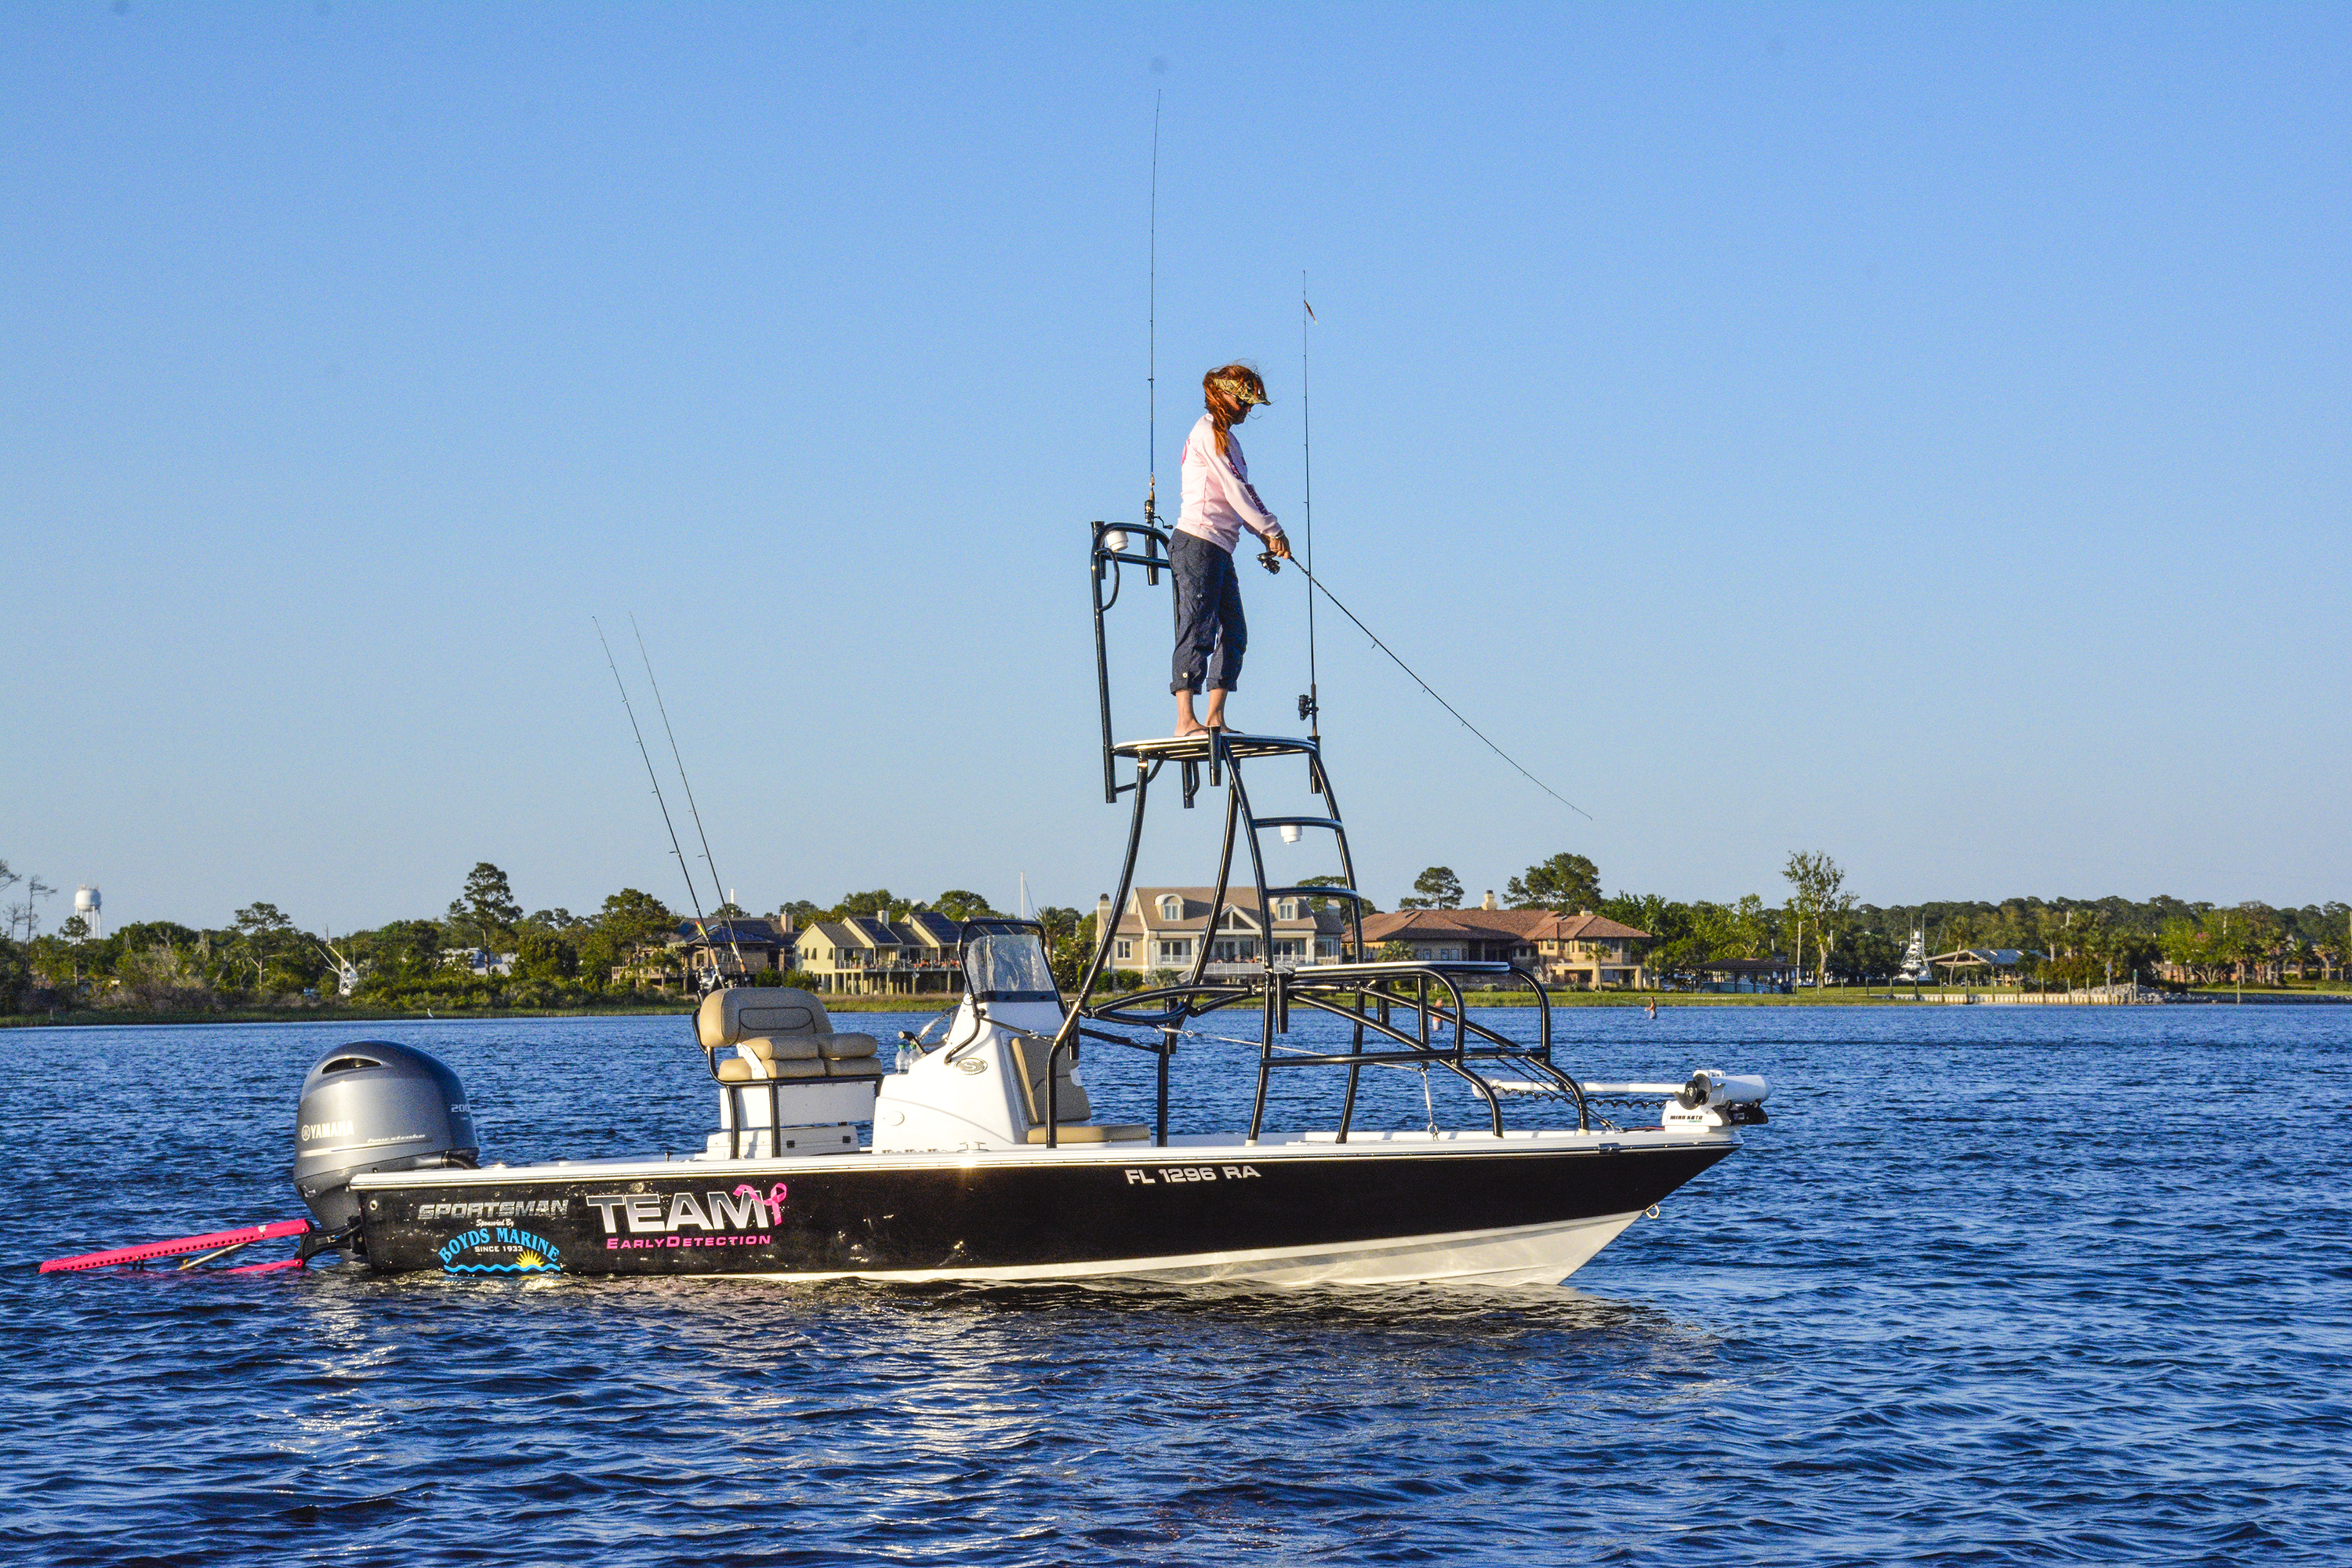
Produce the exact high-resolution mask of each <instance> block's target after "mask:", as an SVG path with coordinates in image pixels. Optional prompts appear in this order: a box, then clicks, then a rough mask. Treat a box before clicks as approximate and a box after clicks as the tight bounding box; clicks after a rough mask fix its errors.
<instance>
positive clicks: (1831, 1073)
mask: <svg viewBox="0 0 2352 1568" xmlns="http://www.w3.org/2000/svg"><path fill="white" fill-rule="evenodd" d="M899 1022H901V1021H900V1020H887V1021H886V1024H887V1027H890V1028H895V1027H896V1026H898V1023H899ZM877 1032H886V1031H885V1030H884V1029H882V1028H877ZM1231 1032H1232V1033H1234V1034H1240V1033H1243V1032H1244V1031H1243V1030H1241V1029H1239V1028H1236V1029H1234V1030H1233V1031H1231ZM1562 1032H1563V1034H1564V1035H1566V1036H1568V1037H1570V1038H1571V1040H1572V1041H1573V1042H1574V1043H1572V1044H1571V1045H1570V1046H1569V1047H1567V1048H1565V1049H1564V1051H1563V1058H1564V1059H1565V1060H1566V1061H1568V1062H1569V1063H1570V1064H1571V1065H1580V1066H1581V1067H1582V1068H1583V1069H1584V1070H1585V1071H1587V1072H1588V1073H1589V1074H1591V1075H1593V1076H1618V1075H1633V1074H1642V1075H1645V1076H1646V1075H1663V1076H1678V1075H1680V1074H1681V1073H1683V1072H1685V1071H1687V1070H1688V1069H1689V1068H1693V1067H1697V1066H1718V1067H1722V1068H1728V1069H1732V1070H1754V1071H1761V1072H1763V1073H1765V1074H1767V1075H1769V1077H1770V1079H1772V1082H1773V1085H1774V1096H1773V1100H1772V1110H1773V1121H1772V1123H1771V1125H1770V1126H1769V1127H1765V1128H1761V1129H1758V1130H1755V1131H1752V1132H1751V1133H1749V1135H1748V1148H1747V1149H1746V1150H1745V1151H1744V1152H1741V1153H1739V1154H1738V1155H1736V1156H1735V1157H1734V1158H1732V1159H1731V1160H1729V1161H1727V1162H1726V1163H1723V1164H1721V1165H1718V1166H1717V1167H1716V1168H1715V1169H1714V1170H1713V1171H1711V1172H1709V1173H1706V1175H1704V1176H1702V1177H1700V1178H1699V1179H1698V1180H1697V1181H1696V1183H1694V1184H1692V1185H1691V1186H1689V1187H1687V1188H1685V1190H1684V1191H1683V1192H1682V1193H1680V1194H1676V1195H1675V1197H1673V1198H1671V1199H1669V1200H1668V1201H1667V1203H1666V1204H1665V1205H1664V1215H1663V1217H1661V1218H1660V1219H1658V1220H1656V1221H1645V1222H1643V1223H1641V1224H1638V1225H1636V1226H1634V1227H1633V1229H1632V1230H1630V1231H1628V1232H1627V1233H1626V1235H1625V1236H1624V1237H1622V1239H1621V1240H1619V1241H1618V1242H1617V1243H1616V1244H1615V1245H1614V1246H1613V1247H1611V1248H1610V1249H1609V1250H1608V1251H1606V1252H1604V1253H1603V1254H1602V1255H1601V1257H1600V1258H1599V1259H1597V1260H1596V1261H1595V1262H1594V1263H1593V1264H1591V1266H1589V1267H1588V1268H1585V1269H1584V1270H1583V1271H1581V1272H1580V1273H1579V1274H1578V1275H1577V1276H1576V1277H1575V1279H1574V1280H1573V1281H1572V1283H1571V1285H1570V1287H1568V1288H1563V1289H1534V1290H1516V1291H1511V1292H1507V1293H1486V1294H1480V1295H1465V1294H1448V1293H1444V1292H1439V1291H1384V1292H1379V1293H1357V1294H1349V1293H1337V1292H1328V1293H1327V1292H1316V1293H1299V1294H1277V1295H1252V1294H1247V1293H1242V1292H1235V1291H1209V1290H1193V1291H1175V1290H1163V1291H1139V1290H1120V1291H1108V1290H1098V1289H1080V1288H1067V1289H952V1288H950V1289H903V1288H902V1289H890V1288H883V1287H868V1286H854V1285H828V1286H822V1287H810V1288H791V1287H782V1286H778V1285H774V1284H757V1283H743V1282H683V1281H670V1282H638V1283H614V1284H604V1283H593V1282H587V1281H582V1280H575V1279H541V1280H533V1281H509V1280H495V1281H481V1280H466V1281H459V1280H452V1279H442V1278H438V1277H411V1278H404V1279H392V1280H380V1279H373V1278H370V1277H368V1276H367V1275H366V1274H364V1273H363V1272H361V1271H358V1270H354V1269H349V1268H327V1269H319V1270H314V1271H312V1272H310V1273H309V1274H307V1275H278V1276H269V1277H265V1278H261V1279H242V1280H239V1279H223V1278H218V1277H205V1276H200V1275H186V1274H177V1273H171V1272H162V1273H153V1272H151V1273H143V1274H131V1273H122V1272H116V1273H111V1274H107V1275H89V1276H72V1277H66V1278H56V1277H50V1278H40V1277H37V1276H35V1275H34V1274H33V1273H32V1272H31V1268H30V1265H31V1264H32V1262H33V1261H35V1260H37V1259H38V1258H43V1257H47V1256H50V1255H54V1254H58V1253H64V1252H68V1251H79V1250H81V1249H83V1248H85V1247H93V1246H100V1245H110V1244H114V1243H118V1242H123V1241H128V1240H132V1239H137V1238H142V1237H163V1236H173V1235H178V1234H182V1233H185V1232H189V1231H194V1230H198V1229H205V1228H210V1227H212V1226H216V1225H220V1224H226V1223H231V1222H250V1221H254V1220H258V1219H264V1218H275V1217H279V1216H284V1215H294V1214H299V1212H300V1210H299V1205H297V1204H296V1202H295V1201H294V1199H293V1197H292V1194H291V1192H290V1190H289V1186H288V1184H287V1182H286V1179H285V1174H284V1173H285V1167H286V1165H287V1163H288V1161H289V1157H290V1141H291V1132H292V1121H293V1093H294V1090H295V1088H296V1085H297V1084H298V1082H299V1078H300V1075H301V1073H302V1072H303V1070H304V1069H305V1068H307V1067H308V1066H309V1065H310V1062H311V1061H312V1060H314V1059H315V1058H317V1056H318V1055H320V1054H321V1053H322V1052H323V1051H324V1050H325V1049H326V1048H327V1047H328V1046H330V1045H331V1044H332V1043H334V1042H336V1041H338V1040H341V1039H344V1038H349V1037H352V1036H353V1035H354V1034H360V1035H365V1034H369V1033H376V1034H384V1035H388V1036H390V1037H395V1038H400V1039H404V1040H408V1041H410V1042H412V1043H414V1044H416V1045H420V1046H423V1047H425V1048H426V1049H428V1050H431V1051H433V1052H435V1053H436V1054H438V1055H440V1056H441V1057H442V1058H444V1059H445V1060H446V1061H448V1062H449V1063H450V1064H451V1065H452V1066H453V1067H455V1068H457V1071H458V1072H459V1073H460V1074H461V1075H462V1076H463V1078H464V1079H465V1080H466V1082H467V1088H468V1090H469V1092H470V1096H471V1099H472V1100H473V1103H474V1105H475V1106H476V1107H477V1109H478V1112H479V1114H480V1116H481V1120H482V1126H483V1134H484V1137H485V1140H486V1145H487V1152H486V1155H485V1157H486V1158H501V1159H505V1160H508V1161H510V1162H515V1161H520V1160H525V1159H530V1158H535V1157H541V1156H548V1155H553V1154H558V1153H562V1154H572V1155H587V1154H599V1153H631V1152H645V1151H646V1150H651V1149H660V1148H673V1149H684V1148H691V1147H697V1146H698V1145H699V1142H700V1137H701V1131H702V1129H703V1127H704V1126H705V1124H706V1123H707V1121H708V1120H709V1103H708V1099H709V1089H708V1086H707V1084H706V1083H705V1082H704V1081H703V1080H702V1079H701V1058H700V1057H699V1055H698V1054H697V1053H696V1052H694V1051H693V1050H692V1049H691V1048H690V1047H688V1046H687V1045H686V1044H685V1036H684V1032H683V1026H682V1024H681V1023H680V1022H679V1021H677V1020H667V1019H665V1020H650V1019H631V1020H550V1021H543V1022H541V1021H527V1022H513V1023H486V1024H455V1023H446V1024H431V1023H425V1024H415V1025H404V1026H398V1027H396V1028H392V1027H386V1026H377V1027H376V1028H375V1029H373V1030H361V1031H352V1030H350V1029H348V1028H343V1029H333V1030H321V1029H318V1028H313V1027H304V1026H273V1027H239V1026H227V1027H215V1028H194V1029H189V1028H181V1029H163V1028H154V1029H142V1028H125V1029H109V1030H75V1031H64V1030H32V1031H17V1032H10V1033H6V1034H0V1073H5V1080H0V1081H5V1096H4V1097H0V1128H5V1137H6V1142H7V1147H8V1149H9V1151H10V1152H11V1153H12V1155H13V1156H14V1159H15V1163H16V1170H17V1172H18V1175H17V1177H16V1181H15V1182H14V1183H13V1184H12V1189H11V1192H10V1201H9V1203H8V1205H7V1216H8V1217H7V1223H6V1226H5V1235H4V1236H0V1264H5V1267H0V1332H5V1346H6V1367H7V1397H6V1398H5V1401H0V1519H5V1531H6V1538H7V1545H8V1555H9V1558H10V1560H11V1561H13V1562H18V1563H108V1564H121V1563H222V1562H229V1561H238V1560H247V1559H259V1560H270V1559H276V1560H279V1561H293V1560H301V1561H311V1560H317V1561H332V1562H336V1563H517V1564H522V1563H583V1562H589V1561H594V1562H597V1563H620V1564H653V1563H694V1564H712V1563H834V1562H839V1561H842V1560H844V1559H847V1558H853V1557H864V1556H873V1557H877V1558H883V1559H891V1560H900V1561H906V1562H910V1563H1070V1562H1087V1563H1094V1562H1104V1563H1112V1562H1152V1563H1161V1562H1165V1563H1200V1562H1205V1561H1210V1560H1212V1558H1213V1557H1235V1558H1243V1559H1247V1560H1251V1561H1264V1562H1279V1563H1300V1562H1317V1561H1326V1562H1338V1563H1389V1562H1405V1563H1425V1562H1475V1563H1547V1564H1549V1563H1560V1562H1567V1561H1574V1562H1585V1561H1599V1562H1622V1563H1662V1564H1663V1563H1675V1564H1681V1563H1807V1564H1812V1563H1889V1562H1917V1563H1970V1564H1976V1563H2011V1562H2020V1563H2027V1562H2030V1563H2046V1562H2056V1561H2070V1560H2071V1561H2084V1562H2097V1563H2113V1562H2125V1561H2131V1562H2165V1563H2179V1562H2191V1561H2197V1562H2247V1563H2255V1562H2260V1563H2279V1562H2336V1563H2340V1562H2345V1561H2347V1560H2352V1547H2347V1545H2346V1543H2345V1540H2344V1537H2345V1534H2346V1529H2347V1527H2346V1525H2345V1522H2344V1521H2343V1518H2342V1515H2341V1513H2340V1511H2339V1510H2340V1509H2341V1506H2342V1504H2343V1501H2344V1500H2345V1499H2346V1498H2347V1497H2352V1458H2347V1453H2352V1429H2347V1423H2352V1391H2347V1371H2348V1370H2352V1355H2347V1352H2352V1259H2348V1258H2347V1248H2346V1245H2345V1241H2346V1235H2347V1223H2346V1222H2347V1213H2346V1210H2347V1188H2348V1187H2352V1184H2347V1182H2346V1180H2345V1179H2344V1175H2343V1159H2342V1153H2341V1149H2342V1135H2341V1132H2340V1131H2339V1119H2340V1117H2341V1115H2342V1109H2341V1107H2342V1102H2343V1100H2344V1086H2345V1085H2346V1084H2347V1082H2352V1051H2347V1037H2352V1009H2347V1010H2343V1011H2335V1010H2328V1009H2324V1008H2276V1007H2244V1008H2236V1007H2177V1008H2118V1009H2113V1010H2063V1011H2061V1010H2050V1011H2045V1010H2042V1009H2022V1008H2021V1009H2015V1010H2011V1009H2000V1010H1994V1009H1990V1008H1977V1009H1967V1010H1961V1009H1949V1010H1944V1009H1885V1010H1862V1009H1835V1008H1825V1009H1800V1010H1780V1009H1770V1010H1767V1009H1738V1010H1728V1009H1727V1010H1722V1011H1698V1010H1692V1011H1688V1012H1676V1011H1672V1010H1669V1011H1668V1012H1666V1013H1665V1014H1664V1016H1661V1017H1660V1018H1659V1019H1658V1020H1657V1021H1655V1022H1654V1023H1653V1022H1650V1021H1648V1020H1646V1019H1644V1018H1643V1017H1642V1016H1640V1015H1639V1014H1638V1013H1634V1012H1633V1011H1631V1010H1625V1011H1618V1010H1613V1009H1612V1010H1610V1011H1607V1012H1596V1011H1577V1012H1571V1013H1567V1014H1564V1015H1563V1016H1562ZM1223 1051H1224V1047H1218V1046H1216V1045H1214V1044H1213V1043H1210V1044H1205V1045H1203V1046H1202V1047H1201V1048H1200V1050H1199V1051H1198V1052H1197V1053H1195V1054H1194V1055H1193V1056H1192V1058H1190V1059H1182V1058H1180V1064H1179V1083H1180V1087H1181V1088H1182V1089H1183V1090H1184V1092H1183V1093H1182V1094H1181V1096H1180V1106H1181V1108H1182V1110H1181V1113H1180V1116H1179V1122H1180V1126H1181V1125H1184V1124H1187V1123H1189V1124H1190V1125H1192V1126H1194V1127H1202V1128H1205V1127H1209V1126H1215V1125H1219V1124H1229V1119H1230V1118H1231V1117H1232V1116H1233V1115H1234V1113H1235V1110H1236V1108H1237V1107H1238V1106H1239V1105H1240V1104H1241V1103H1242V1094H1243V1092H1244V1089H1243V1081H1242V1080H1243V1075H1242V1074H1241V1073H1240V1072H1239V1071H1238V1070H1237V1069H1236V1067H1235V1064H1234V1062H1233V1060H1232V1058H1231V1057H1230V1056H1229V1055H1224V1054H1221V1053H1223ZM1086 1065H1087V1079H1088V1081H1089V1083H1090V1085H1091V1086H1092V1088H1093V1089H1094V1092H1095V1094H1096V1096H1097V1100H1101V1101H1103V1102H1104V1110H1105V1111H1106V1112H1107V1113H1108V1115H1110V1116H1111V1117H1112V1118H1113V1119H1117V1120H1135V1121H1142V1120H1145V1119H1146V1113H1145V1106H1146V1096H1145V1090H1144V1085H1145V1082H1146V1078H1145V1069H1146V1066H1147V1064H1146V1063H1145V1062H1144V1060H1143V1059H1142V1058H1134V1059H1132V1060H1127V1059H1121V1058H1120V1056H1119V1054H1118V1053H1113V1052H1106V1051H1102V1050H1095V1051H1092V1052H1090V1053H1089V1056H1088V1058H1087V1064H1086ZM1309 1076H1313V1075H1297V1078H1298V1079H1299V1081H1297V1083H1296V1084H1289V1083H1286V1089H1285V1092H1286V1095H1289V1096H1293V1097H1296V1102H1297V1104H1298V1105H1299V1106H1300V1107H1301V1108H1302V1111H1301V1114H1303V1113H1304V1110H1303V1108H1304V1107H1306V1106H1307V1103H1308V1102H1309V1100H1314V1102H1315V1103H1317V1104H1322V1105H1328V1098H1318V1096H1319V1094H1320V1090H1321V1089H1323V1088H1324V1087H1326V1086H1322V1085H1310V1084H1307V1083H1306V1082H1305V1081H1304V1079H1306V1078H1307V1077H1309ZM1439 1110H1440V1111H1441V1112H1443V1113H1445V1114H1446V1115H1447V1117H1448V1119H1449V1120H1451V1121H1454V1122H1455V1123H1456V1124H1463V1123H1465V1121H1466V1117H1465V1114H1464V1112H1465V1110H1466V1107H1465V1106H1463V1105H1462V1104H1461V1103H1460V1102H1459V1101H1458V1100H1451V1101H1449V1100H1441V1101H1440V1104H1439ZM1424 1116H1425V1113H1424V1112H1423V1109H1422V1105H1421V1089H1420V1083H1419V1080H1418V1079H1417V1078H1414V1077H1412V1076H1409V1075H1390V1076H1389V1077H1388V1078H1385V1079H1383V1082H1382V1085H1381V1094H1380V1097H1379V1099H1378V1100H1377V1102H1376V1103H1375V1104H1374V1105H1373V1107H1372V1108H1371V1110H1370V1117H1371V1118H1372V1119H1373V1120H1375V1121H1385V1122H1386V1123H1387V1124H1391V1125H1393V1124H1396V1123H1399V1122H1406V1123H1413V1124H1417V1123H1418V1122H1419V1121H1422V1120H1423V1118H1424ZM1277 1120H1293V1121H1295V1120H1297V1118H1296V1117H1292V1118H1285V1119H1277Z"/></svg>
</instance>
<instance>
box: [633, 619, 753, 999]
mask: <svg viewBox="0 0 2352 1568" xmlns="http://www.w3.org/2000/svg"><path fill="white" fill-rule="evenodd" d="M597 629H598V630H599V631H600V632H601V631H602V630H603V629H604V628H603V627H601V626H600V627H598V628H597ZM629 630H630V631H631V632H633V633H635V636H636V639H637V657H638V658H641V659H644V660H645V661H646V685H647V686H650V687H652V688H653V689H654V706H655V707H656V709H658V710H660V711H661V721H662V733H663V734H665V735H667V736H668V737H669V760H670V761H671V762H673V763H677V782H678V783H679V784H683V785H685V787H686V809H687V810H688V811H689V812H691V813H692V814H693V815H694V831H695V834H696V836H697V837H699V838H700V839H701V840H702V863H703V864H704V865H705V866H708V867H709V868H710V896H711V897H712V898H714V899H717V898H719V894H720V893H722V892H724V891H726V889H727V884H726V882H725V881H723V880H722V879H720V878H719V862H718V861H716V860H713V859H712V858H710V835H709V834H708V833H706V832H704V831H703V827H702V808H701V807H699V806H698V805H695V804H694V785H693V784H692V783H691V782H690V781H689V780H688V778H687V776H686V759H685V758H684V757H681V756H679V755H678V754H677V731H675V730H673V729H671V728H670V727H669V704H668V703H667V702H664V701H663V700H662V694H661V682H660V681H658V680H656V679H654V660H653V656H652V655H651V654H649V653H647V652H646V634H645V633H644V632H643V631H640V630H639V629H638V627H637V617H636V616H635V614H634V613H632V614H631V615H630V616H629ZM606 651H607V652H610V651H611V650H610V649H607V650H606ZM728 902H729V900H724V899H720V900H719V907H720V908H722V909H723V908H725V907H726V905H727V903H728ZM702 940H703V941H705V942H709V940H710V933H709V931H704V932H703V933H702ZM727 945H728V946H729V947H730V948H731V949H733V950H734V952H735V972H736V973H738V974H740V973H743V948H742V945H741V944H740V942H737V941H736V940H735V922H734V921H732V920H731V919H730V921H728V922H727Z"/></svg>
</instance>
